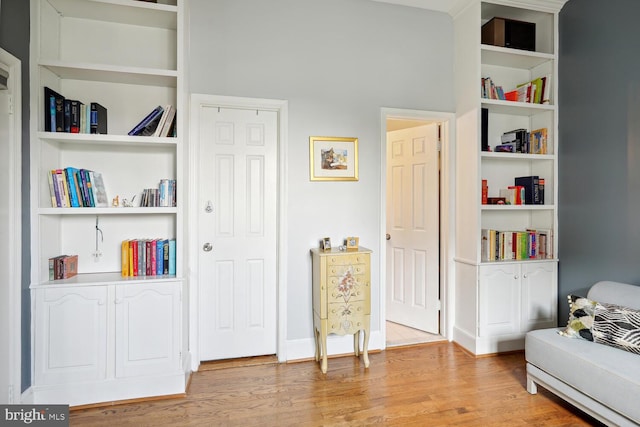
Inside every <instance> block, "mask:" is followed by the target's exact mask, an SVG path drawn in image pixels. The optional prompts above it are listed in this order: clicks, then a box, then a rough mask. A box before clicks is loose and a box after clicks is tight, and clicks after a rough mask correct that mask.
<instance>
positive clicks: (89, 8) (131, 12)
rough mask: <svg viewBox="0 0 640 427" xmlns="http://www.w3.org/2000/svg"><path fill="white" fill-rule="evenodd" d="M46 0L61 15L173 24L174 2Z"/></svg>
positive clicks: (148, 24) (151, 24)
mask: <svg viewBox="0 0 640 427" xmlns="http://www.w3.org/2000/svg"><path fill="white" fill-rule="evenodd" d="M49 3H50V4H51V5H52V6H53V7H54V8H55V9H56V10H57V11H58V13H59V14H60V15H61V16H62V17H69V18H81V19H92V20H99V21H108V22H116V23H120V24H128V25H139V26H143V27H156V28H167V29H172V30H175V29H176V27H177V13H178V9H177V7H176V6H175V5H166V4H157V3H149V2H142V1H134V0H49Z"/></svg>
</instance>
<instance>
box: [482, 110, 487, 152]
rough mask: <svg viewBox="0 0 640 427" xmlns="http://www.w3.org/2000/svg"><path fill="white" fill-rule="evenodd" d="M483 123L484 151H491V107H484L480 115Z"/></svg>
mask: <svg viewBox="0 0 640 427" xmlns="http://www.w3.org/2000/svg"><path fill="white" fill-rule="evenodd" d="M480 121H481V123H482V134H481V136H482V147H481V150H482V151H489V109H487V108H483V109H482V114H481V116H480Z"/></svg>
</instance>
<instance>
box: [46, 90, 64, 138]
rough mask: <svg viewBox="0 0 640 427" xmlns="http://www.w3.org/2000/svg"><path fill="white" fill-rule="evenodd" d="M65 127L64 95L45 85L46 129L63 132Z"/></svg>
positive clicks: (47, 130)
mask: <svg viewBox="0 0 640 427" xmlns="http://www.w3.org/2000/svg"><path fill="white" fill-rule="evenodd" d="M63 128H64V96H62V95H60V94H59V93H58V92H56V91H55V90H53V89H51V88H48V87H46V86H45V87H44V131H45V132H62V131H63Z"/></svg>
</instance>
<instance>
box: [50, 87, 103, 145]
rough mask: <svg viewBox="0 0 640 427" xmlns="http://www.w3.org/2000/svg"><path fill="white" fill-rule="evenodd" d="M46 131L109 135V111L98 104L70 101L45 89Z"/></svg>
mask: <svg viewBox="0 0 640 427" xmlns="http://www.w3.org/2000/svg"><path fill="white" fill-rule="evenodd" d="M44 130H45V132H66V133H92V134H106V133H107V109H106V108H105V107H103V106H102V105H100V104H99V103H97V102H89V103H84V102H82V101H79V100H77V99H68V98H65V97H64V96H63V95H60V94H59V93H58V92H56V91H54V90H53V89H51V88H49V87H46V86H45V87H44Z"/></svg>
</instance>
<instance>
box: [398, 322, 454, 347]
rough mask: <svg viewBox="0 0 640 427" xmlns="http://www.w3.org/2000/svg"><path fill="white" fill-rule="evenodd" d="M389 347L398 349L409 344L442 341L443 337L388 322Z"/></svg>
mask: <svg viewBox="0 0 640 427" xmlns="http://www.w3.org/2000/svg"><path fill="white" fill-rule="evenodd" d="M386 327H387V330H386V332H387V347H397V346H401V345H409V344H421V343H427V342H434V341H442V340H444V339H445V338H444V337H443V336H442V335H438V334H430V333H429V332H424V331H421V330H418V329H414V328H410V327H408V326H404V325H400V324H398V323H394V322H389V321H388V320H387V322H386Z"/></svg>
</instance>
